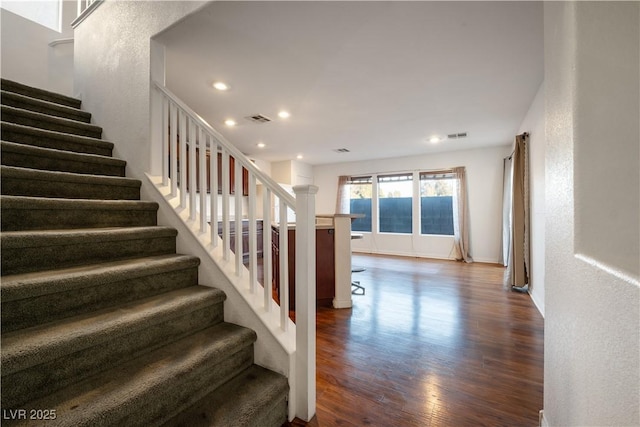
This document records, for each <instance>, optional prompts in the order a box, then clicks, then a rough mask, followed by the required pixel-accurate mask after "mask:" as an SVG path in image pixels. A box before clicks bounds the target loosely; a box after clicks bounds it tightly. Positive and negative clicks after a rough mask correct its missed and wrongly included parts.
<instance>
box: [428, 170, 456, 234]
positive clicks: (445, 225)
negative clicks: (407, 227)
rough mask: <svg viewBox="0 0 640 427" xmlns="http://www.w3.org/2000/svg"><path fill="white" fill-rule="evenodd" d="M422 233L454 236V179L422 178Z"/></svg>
mask: <svg viewBox="0 0 640 427" xmlns="http://www.w3.org/2000/svg"><path fill="white" fill-rule="evenodd" d="M420 233H421V234H439V235H445V236H453V179H429V178H426V177H422V176H421V179H420Z"/></svg>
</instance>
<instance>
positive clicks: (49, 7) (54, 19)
mask: <svg viewBox="0 0 640 427" xmlns="http://www.w3.org/2000/svg"><path fill="white" fill-rule="evenodd" d="M61 7H62V2H61V1H60V0H45V1H42V0H41V1H3V2H2V8H3V9H6V10H8V11H11V12H13V13H15V14H16V15H20V16H22V17H23V18H26V19H28V20H30V21H33V22H36V23H38V24H40V25H44V26H45V27H47V28H51V29H52V30H55V31H57V32H60V16H61Z"/></svg>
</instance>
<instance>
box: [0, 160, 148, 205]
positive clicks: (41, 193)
mask: <svg viewBox="0 0 640 427" xmlns="http://www.w3.org/2000/svg"><path fill="white" fill-rule="evenodd" d="M0 175H1V177H2V181H1V182H0V184H1V186H2V187H1V188H2V194H6V195H12V196H32V197H51V198H70V199H110V200H119V199H126V200H137V199H139V198H140V186H141V184H142V183H141V181H140V180H137V179H131V178H125V177H113V176H101V175H89V174H79V173H70V172H57V171H43V170H38V169H28V168H21V167H15V166H1V167H0Z"/></svg>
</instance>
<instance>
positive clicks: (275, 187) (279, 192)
mask: <svg viewBox="0 0 640 427" xmlns="http://www.w3.org/2000/svg"><path fill="white" fill-rule="evenodd" d="M153 84H154V86H155V87H156V89H158V90H159V91H160V92H162V93H164V94H165V95H166V96H167V97H169V98H170V99H171V101H172V102H174V103H175V104H176V105H177V106H178V107H180V109H182V110H183V111H184V112H185V113H186V114H187V115H188V116H190V117H191V118H192V119H193V120H195V121H196V123H197V124H198V125H199V126H202V127H203V128H204V129H205V130H206V131H207V132H209V133H210V134H211V135H212V136H213V137H214V138H215V139H216V140H217V141H218V143H219V144H220V145H222V146H224V147H225V149H226V150H227V151H228V152H229V154H230V155H231V156H232V157H234V158H236V159H243V158H245V157H246V156H245V155H244V154H243V153H242V152H241V151H240V150H238V149H237V148H236V147H235V146H234V145H233V144H231V143H230V142H229V141H228V140H227V139H226V138H225V137H224V136H222V135H221V134H220V133H219V132H218V131H217V130H215V129H214V128H212V127H211V125H210V124H209V123H207V122H206V121H205V120H204V119H203V118H202V117H200V115H198V113H196V112H195V111H193V110H192V109H191V108H189V106H188V105H187V104H185V103H184V102H183V101H182V100H180V98H178V97H177V96H176V95H175V94H174V93H173V92H171V91H170V90H169V89H167V88H166V87H164V86H162V85H161V84H159V83H158V82H153ZM243 166H244V167H245V168H246V169H248V170H249V171H251V172H253V173H254V174H256V176H260V181H262V182H263V183H264V184H266V185H267V186H269V187H270V188H271V189H272V191H273V192H274V195H276V196H278V197H279V198H280V199H282V200H283V201H284V202H285V203H286V204H287V205H289V206H295V205H296V201H295V199H294V198H293V196H292V195H291V194H289V193H287V192H286V191H285V190H284V189H283V188H282V187H281V186H280V185H279V184H278V183H277V182H275V181H274V180H273V179H272V178H271V177H270V176H269V175H266V174H265V173H264V172H263V171H262V170H261V169H260V168H259V167H258V166H256V165H255V164H254V163H253V162H245V163H244V164H243ZM223 176H224V175H223Z"/></svg>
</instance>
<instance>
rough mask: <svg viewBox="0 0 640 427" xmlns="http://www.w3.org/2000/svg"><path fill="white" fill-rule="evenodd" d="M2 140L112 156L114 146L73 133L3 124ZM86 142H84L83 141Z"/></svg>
mask: <svg viewBox="0 0 640 427" xmlns="http://www.w3.org/2000/svg"><path fill="white" fill-rule="evenodd" d="M1 131H2V140H3V141H9V142H15V143H19V144H25V145H32V146H34V147H42V148H53V149H56V150H65V151H72V152H75V153H85V154H97V155H99V156H111V153H112V151H113V147H111V146H110V145H109V146H105V145H104V144H91V143H89V142H88V141H86V140H84V141H83V140H82V138H77V137H74V136H73V135H65V134H55V133H47V132H45V131H39V130H32V129H30V128H18V127H13V126H10V125H7V124H3V125H2V128H1ZM83 142H84V143H83Z"/></svg>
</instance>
